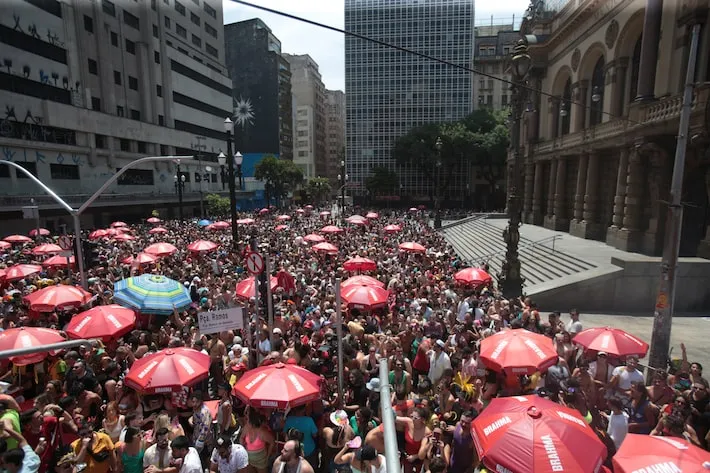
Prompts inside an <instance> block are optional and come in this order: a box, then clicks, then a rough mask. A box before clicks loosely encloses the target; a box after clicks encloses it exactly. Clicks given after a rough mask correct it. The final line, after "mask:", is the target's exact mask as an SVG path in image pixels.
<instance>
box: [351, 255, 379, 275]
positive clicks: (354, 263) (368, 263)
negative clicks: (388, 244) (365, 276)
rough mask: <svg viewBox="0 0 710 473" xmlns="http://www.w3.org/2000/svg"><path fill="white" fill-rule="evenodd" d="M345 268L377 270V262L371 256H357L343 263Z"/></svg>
mask: <svg viewBox="0 0 710 473" xmlns="http://www.w3.org/2000/svg"><path fill="white" fill-rule="evenodd" d="M343 269H345V271H375V270H377V263H375V262H374V261H372V260H371V259H369V258H362V257H360V256H356V257H354V258H350V259H349V260H347V261H346V262H345V263H343Z"/></svg>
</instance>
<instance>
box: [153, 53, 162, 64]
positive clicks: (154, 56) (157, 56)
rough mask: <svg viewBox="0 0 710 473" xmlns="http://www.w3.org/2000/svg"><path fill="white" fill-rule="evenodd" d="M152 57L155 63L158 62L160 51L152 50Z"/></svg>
mask: <svg viewBox="0 0 710 473" xmlns="http://www.w3.org/2000/svg"><path fill="white" fill-rule="evenodd" d="M153 59H154V60H155V63H156V64H160V53H159V52H158V51H153Z"/></svg>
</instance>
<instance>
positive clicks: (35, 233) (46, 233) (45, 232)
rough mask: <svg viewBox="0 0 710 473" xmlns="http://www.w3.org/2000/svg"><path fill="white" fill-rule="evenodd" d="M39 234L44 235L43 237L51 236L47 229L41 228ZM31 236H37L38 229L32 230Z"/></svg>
mask: <svg viewBox="0 0 710 473" xmlns="http://www.w3.org/2000/svg"><path fill="white" fill-rule="evenodd" d="M39 234H40V235H42V236H47V235H50V232H49V230H47V229H46V228H40V229H39ZM29 235H30V236H31V237H34V236H37V229H36V228H33V229H32V230H30V233H29Z"/></svg>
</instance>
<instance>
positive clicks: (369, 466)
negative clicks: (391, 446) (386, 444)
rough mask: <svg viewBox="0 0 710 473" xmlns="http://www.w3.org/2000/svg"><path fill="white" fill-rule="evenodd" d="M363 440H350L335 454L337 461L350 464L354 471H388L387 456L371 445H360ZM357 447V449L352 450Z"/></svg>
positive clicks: (360, 472) (367, 472)
mask: <svg viewBox="0 0 710 473" xmlns="http://www.w3.org/2000/svg"><path fill="white" fill-rule="evenodd" d="M361 444H362V442H357V441H354V440H353V441H350V442H348V443H346V444H345V446H344V447H343V448H342V449H340V451H339V452H338V454H337V455H336V456H335V463H338V464H348V465H350V468H351V469H352V471H353V473H386V472H387V464H386V460H385V456H384V455H381V454H378V453H377V450H375V448H374V447H372V446H370V445H364V446H360V445H361ZM353 449H356V450H355V451H350V450H353Z"/></svg>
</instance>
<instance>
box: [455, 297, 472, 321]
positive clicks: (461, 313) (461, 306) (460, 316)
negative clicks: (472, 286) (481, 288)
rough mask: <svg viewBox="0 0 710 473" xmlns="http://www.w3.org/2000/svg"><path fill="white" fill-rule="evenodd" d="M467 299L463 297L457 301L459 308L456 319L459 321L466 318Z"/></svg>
mask: <svg viewBox="0 0 710 473" xmlns="http://www.w3.org/2000/svg"><path fill="white" fill-rule="evenodd" d="M468 308H469V305H468V299H464V300H462V301H461V302H459V310H458V314H456V320H458V321H459V322H463V321H464V320H466V312H468Z"/></svg>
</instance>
